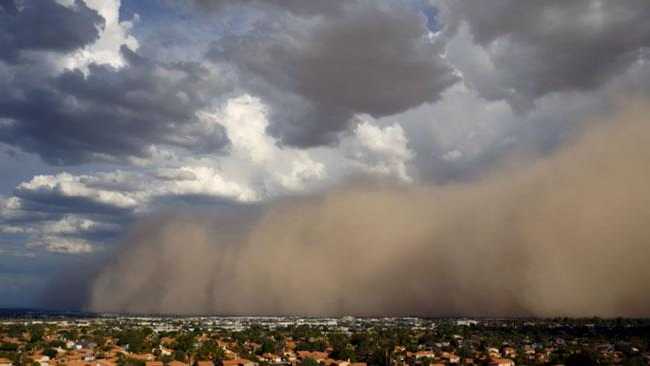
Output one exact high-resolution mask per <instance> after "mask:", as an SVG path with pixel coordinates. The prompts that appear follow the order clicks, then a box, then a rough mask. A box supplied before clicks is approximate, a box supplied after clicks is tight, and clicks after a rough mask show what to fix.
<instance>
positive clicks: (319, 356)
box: [298, 351, 328, 362]
mask: <svg viewBox="0 0 650 366" xmlns="http://www.w3.org/2000/svg"><path fill="white" fill-rule="evenodd" d="M327 357H328V354H327V352H318V351H298V359H300V360H304V359H306V358H312V359H314V360H316V361H318V362H320V361H322V360H324V359H326V358H327Z"/></svg>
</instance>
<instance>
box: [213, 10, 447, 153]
mask: <svg viewBox="0 0 650 366" xmlns="http://www.w3.org/2000/svg"><path fill="white" fill-rule="evenodd" d="M442 51H443V50H442V47H441V46H440V45H438V44H436V43H435V42H433V41H432V40H430V39H429V38H428V29H427V27H426V18H425V17H424V16H423V15H422V14H420V13H417V12H415V11H413V10H412V9H407V8H405V7H402V6H398V5H395V6H391V5H385V4H383V5H382V4H378V3H376V4H372V5H370V4H368V3H363V5H353V6H352V5H351V6H348V7H346V9H345V11H343V13H342V14H340V15H339V16H335V17H326V18H324V19H321V20H318V21H312V22H307V23H305V24H303V25H302V26H287V27H280V29H278V28H277V26H275V25H269V26H266V27H264V26H260V28H259V29H257V30H256V31H254V32H252V34H249V33H247V34H243V35H229V36H226V37H224V38H223V39H221V40H220V41H219V42H218V43H216V44H215V45H214V47H213V48H212V50H211V52H210V53H209V56H210V57H211V58H212V59H213V60H215V61H222V62H228V63H230V64H232V65H234V66H235V67H236V68H237V69H238V70H239V72H240V75H241V78H242V80H243V82H244V83H245V84H246V85H245V87H246V88H248V89H249V90H250V91H251V92H252V93H253V94H257V95H261V96H262V97H263V98H264V99H265V101H266V102H267V103H269V104H270V105H271V117H272V118H271V119H272V125H271V126H270V128H269V130H270V132H271V133H272V134H273V135H275V136H277V137H279V138H280V139H281V140H282V142H284V143H287V144H290V145H296V146H314V145H319V144H327V143H331V142H333V141H334V140H335V139H336V136H337V133H339V132H340V131H342V130H345V129H346V128H347V127H348V126H349V125H350V123H351V121H350V119H351V117H352V116H353V115H354V114H356V113H367V114H370V115H372V116H374V117H379V116H386V115H392V114H396V113H399V112H402V111H405V110H407V109H409V108H412V107H415V106H418V105H420V104H422V103H426V102H433V101H436V100H438V99H439V98H440V93H441V92H442V91H443V90H445V89H446V88H447V87H448V86H450V85H451V84H453V83H454V82H455V81H456V80H457V77H456V76H455V75H454V74H453V72H452V69H451V67H450V66H449V65H448V64H447V63H446V61H445V60H444V59H443V57H442V56H441V53H442Z"/></svg>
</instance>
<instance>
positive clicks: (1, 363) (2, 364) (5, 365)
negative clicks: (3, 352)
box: [0, 358, 13, 366]
mask: <svg viewBox="0 0 650 366" xmlns="http://www.w3.org/2000/svg"><path fill="white" fill-rule="evenodd" d="M0 366H13V362H11V360H10V359H8V358H0Z"/></svg>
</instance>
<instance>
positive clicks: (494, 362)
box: [489, 358, 515, 366]
mask: <svg viewBox="0 0 650 366" xmlns="http://www.w3.org/2000/svg"><path fill="white" fill-rule="evenodd" d="M489 365H490V366H515V361H513V360H511V359H509V358H492V359H491V360H490V364H489Z"/></svg>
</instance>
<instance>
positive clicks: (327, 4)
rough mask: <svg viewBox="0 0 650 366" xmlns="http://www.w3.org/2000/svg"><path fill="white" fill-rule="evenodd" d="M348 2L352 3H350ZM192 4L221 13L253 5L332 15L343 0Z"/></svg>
mask: <svg viewBox="0 0 650 366" xmlns="http://www.w3.org/2000/svg"><path fill="white" fill-rule="evenodd" d="M348 2H352V1H349V0H348ZM190 3H193V4H195V5H198V6H200V7H202V8H204V9H209V10H213V11H221V10H223V9H224V7H227V6H232V5H242V4H243V5H253V6H258V7H269V6H270V7H278V8H281V9H285V10H288V11H290V12H292V13H294V14H297V15H322V14H326V15H332V14H334V13H337V12H338V11H340V9H341V8H342V7H343V5H344V4H345V2H344V1H343V0H327V1H317V0H316V1H311V0H190Z"/></svg>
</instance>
